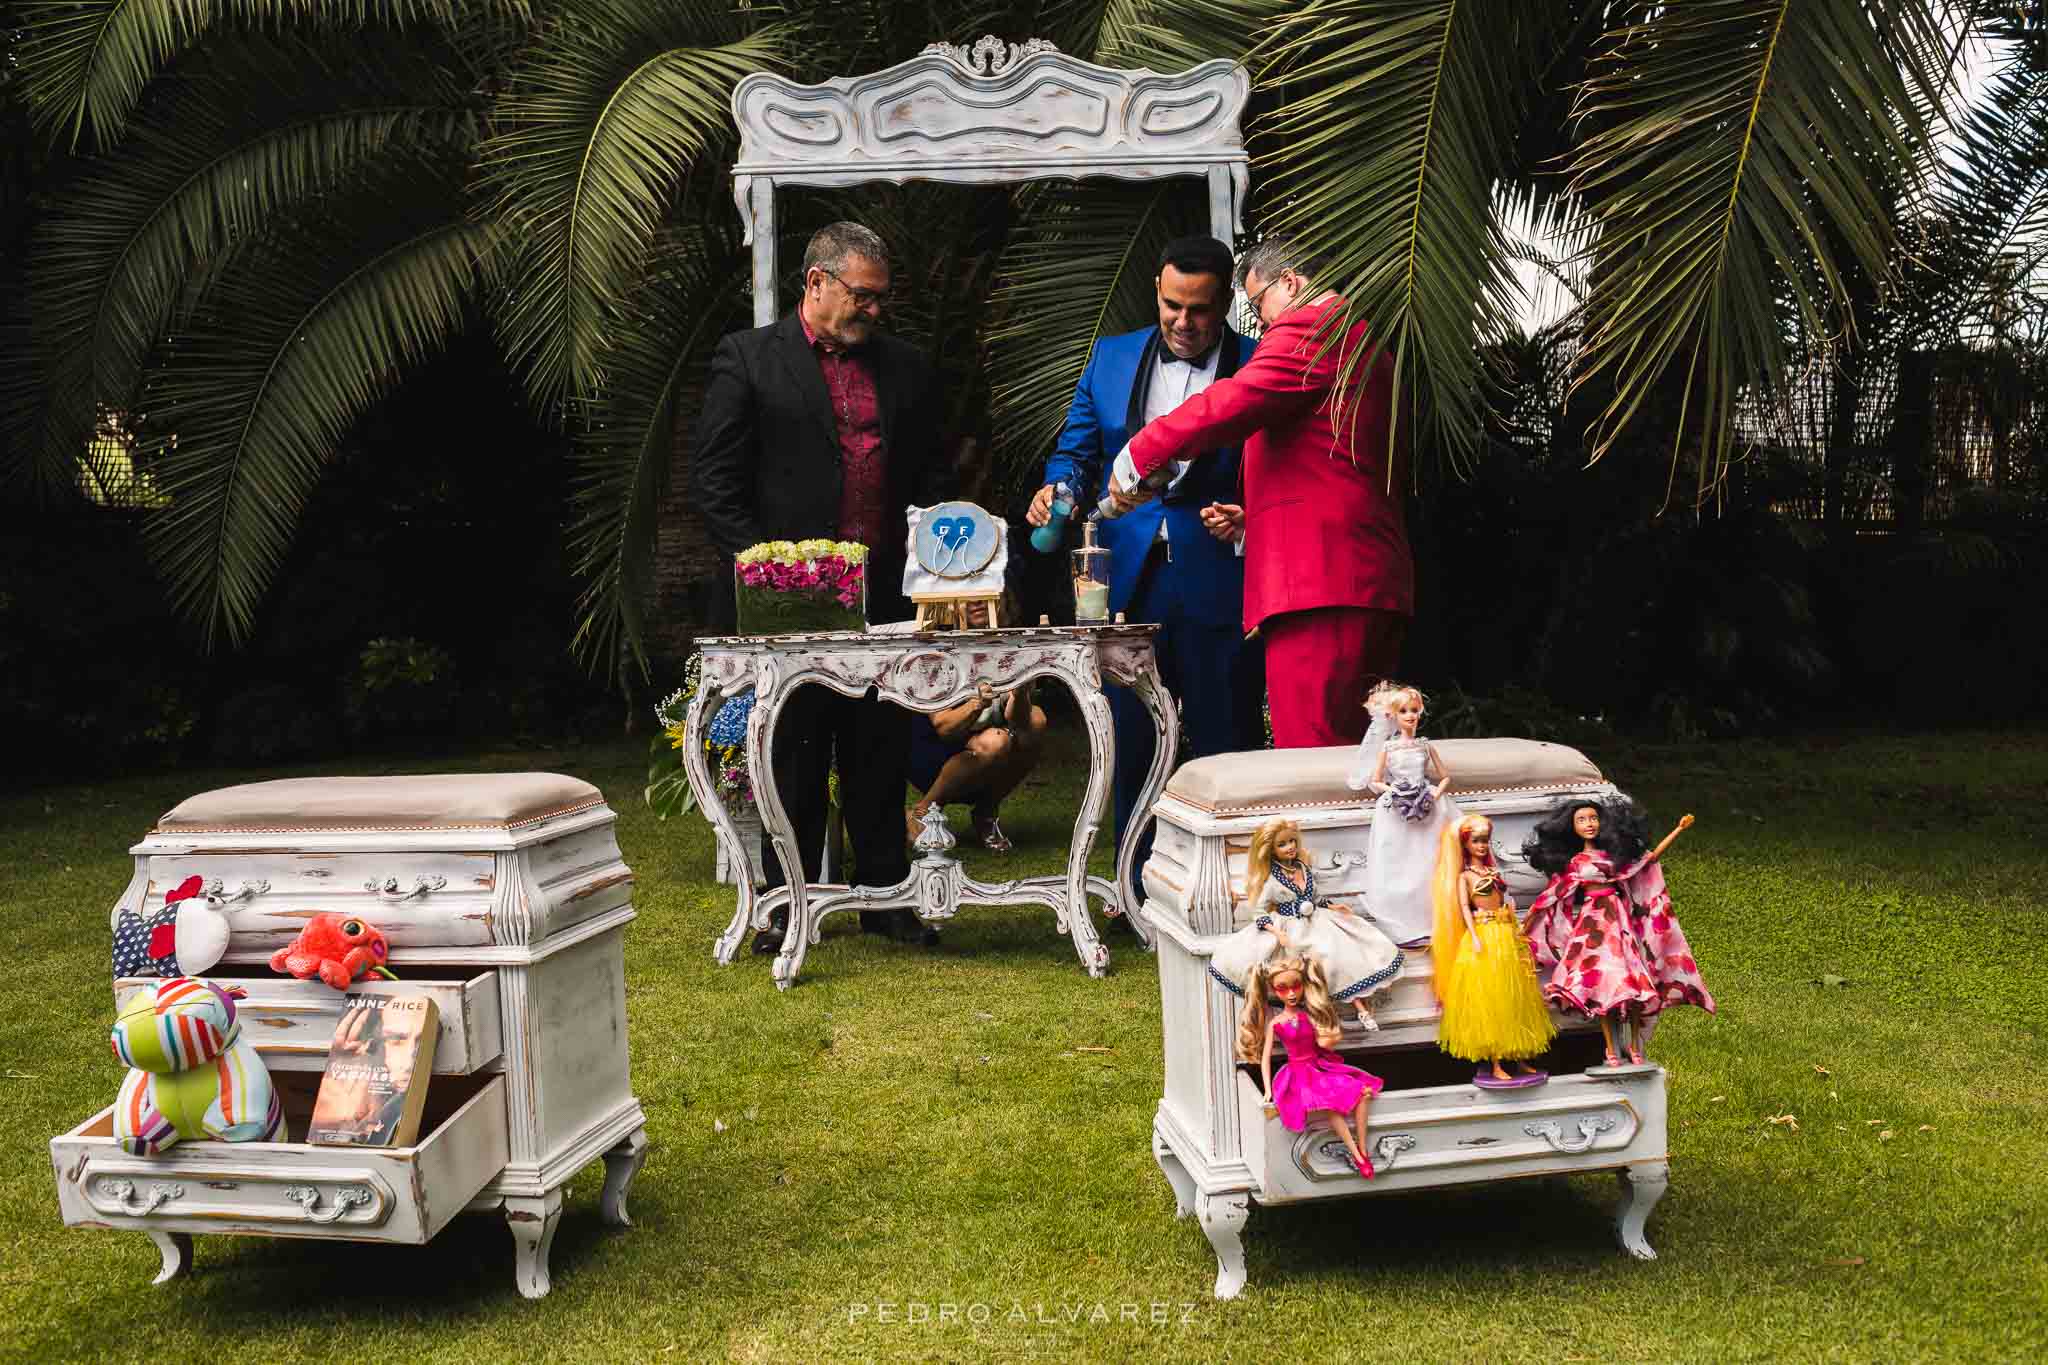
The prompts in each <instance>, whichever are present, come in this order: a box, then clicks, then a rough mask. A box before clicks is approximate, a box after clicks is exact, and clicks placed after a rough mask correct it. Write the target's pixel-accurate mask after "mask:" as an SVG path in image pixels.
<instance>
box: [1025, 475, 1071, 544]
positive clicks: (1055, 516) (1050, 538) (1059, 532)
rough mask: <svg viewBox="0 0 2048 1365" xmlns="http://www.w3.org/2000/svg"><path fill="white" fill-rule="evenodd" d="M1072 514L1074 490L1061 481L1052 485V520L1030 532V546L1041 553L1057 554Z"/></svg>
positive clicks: (1064, 538) (1065, 536)
mask: <svg viewBox="0 0 2048 1365" xmlns="http://www.w3.org/2000/svg"><path fill="white" fill-rule="evenodd" d="M1073 515H1074V490H1073V489H1071V488H1069V487H1067V486H1066V485H1065V484H1063V483H1056V484H1054V485H1053V486H1052V520H1051V521H1048V522H1047V523H1046V524H1045V525H1043V526H1041V527H1039V528H1038V529H1036V530H1035V531H1033V532H1032V533H1031V548H1032V549H1034V550H1036V551H1038V553H1040V554H1042V555H1049V554H1057V553H1058V552H1059V548H1060V545H1061V544H1062V543H1063V542H1064V541H1065V540H1066V538H1067V520H1068V518H1070V517H1072V516H1073Z"/></svg>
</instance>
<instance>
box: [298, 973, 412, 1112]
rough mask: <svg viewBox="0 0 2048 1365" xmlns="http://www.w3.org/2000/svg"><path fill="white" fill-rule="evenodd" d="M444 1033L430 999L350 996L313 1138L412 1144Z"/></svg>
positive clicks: (329, 1057) (330, 1060)
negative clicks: (437, 1042)
mask: <svg viewBox="0 0 2048 1365" xmlns="http://www.w3.org/2000/svg"><path fill="white" fill-rule="evenodd" d="M440 1031H441V1029H440V1018H439V1011H438V1010H436V1009H435V1007H434V1002H433V1001H432V1000H430V999H428V998H427V997H426V996H424V995H382V994H369V993H364V994H359V995H358V994H351V995H349V996H348V998H347V1002H346V1007H345V1008H344V1009H343V1010H342V1014H341V1022H340V1023H339V1024H337V1025H335V1029H334V1043H333V1046H331V1047H330V1048H329V1049H328V1051H327V1069H326V1071H325V1072H324V1073H322V1075H321V1077H320V1094H319V1096H318V1097H317V1098H316V1099H315V1100H314V1101H313V1121H312V1123H311V1125H310V1127H309V1128H308V1130H307V1135H306V1140H307V1141H308V1142H312V1143H318V1144H321V1145H323V1146H330V1147H410V1146H412V1145H413V1143H414V1142H416V1141H417V1140H418V1139H419V1131H420V1110H421V1109H422V1108H423V1107H424V1106H425V1104H426V1100H427V1082H428V1079H429V1078H430V1077H431V1076H432V1075H433V1071H434V1041H435V1039H436V1038H437V1037H439V1035H440Z"/></svg>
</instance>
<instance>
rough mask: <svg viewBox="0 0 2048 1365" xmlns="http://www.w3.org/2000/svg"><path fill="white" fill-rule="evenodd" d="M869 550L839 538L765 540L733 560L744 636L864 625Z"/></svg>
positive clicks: (739, 620) (737, 613) (735, 591)
mask: <svg viewBox="0 0 2048 1365" xmlns="http://www.w3.org/2000/svg"><path fill="white" fill-rule="evenodd" d="M866 555H867V552H866V550H865V549H863V548H862V547H861V546H858V545H853V544H849V543H845V542H839V541H823V540H818V541H810V540H806V541H797V542H790V541H767V542H765V543H763V544H760V545H756V546H754V547H753V548H751V549H748V550H743V551H741V552H740V554H739V556H738V557H737V558H736V559H735V560H734V561H733V602H734V606H735V608H736V615H737V618H738V623H739V633H740V634H742V635H809V634H816V633H819V632H824V631H834V630H856V631H858V630H866V629H867V607H868V584H867V564H866V562H865V561H866Z"/></svg>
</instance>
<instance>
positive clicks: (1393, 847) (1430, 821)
mask: <svg viewBox="0 0 2048 1365" xmlns="http://www.w3.org/2000/svg"><path fill="white" fill-rule="evenodd" d="M1365 705H1366V709H1367V710H1369V711H1372V712H1374V714H1375V716H1376V717H1380V716H1384V717H1385V718H1386V720H1385V722H1384V723H1382V722H1381V721H1380V720H1378V719H1375V720H1374V722H1373V724H1372V725H1371V727H1370V728H1368V730H1367V731H1366V737H1365V739H1364V740H1363V741H1362V742H1361V744H1360V746H1359V755H1358V761H1357V763H1356V764H1354V766H1353V768H1352V770H1351V774H1350V777H1349V779H1348V785H1349V786H1350V787H1351V788H1352V789H1353V790H1362V791H1364V792H1366V793H1367V794H1369V795H1371V796H1372V797H1374V798H1375V800H1374V803H1373V813H1372V833H1371V836H1370V838H1369V841H1368V843H1367V845H1366V860H1365V908H1366V910H1367V911H1369V912H1370V913H1371V915H1372V917H1373V919H1374V920H1376V921H1377V922H1378V923H1379V924H1380V925H1381V926H1382V927H1384V928H1385V929H1386V931H1387V932H1388V933H1389V934H1391V935H1392V936H1393V938H1394V941H1395V942H1397V943H1403V944H1413V943H1420V942H1422V941H1423V940H1424V939H1426V938H1428V937H1429V934H1430V878H1431V875H1432V874H1433V872H1434V871H1435V868H1436V850H1437V844H1438V842H1439V841H1440V840H1441V839H1442V837H1443V830H1444V827H1445V826H1446V825H1451V824H1455V823H1457V820H1458V817H1459V815H1460V814H1462V812H1461V811H1459V809H1458V803H1457V802H1455V801H1452V800H1449V799H1447V798H1446V797H1445V796H1444V793H1445V791H1447V790H1448V789H1449V788H1450V785H1451V776H1450V773H1449V772H1448V771H1447V770H1446V769H1445V768H1444V763H1443V759H1442V758H1441V757H1439V756H1438V754H1437V751H1436V746H1435V745H1434V744H1431V743H1430V742H1429V741H1428V740H1427V739H1424V738H1423V737H1422V734H1421V729H1422V713H1423V709H1424V701H1423V696H1422V693H1421V692H1420V691H1419V690H1418V689H1416V688H1413V687H1408V686H1406V685H1404V684H1402V683H1393V682H1388V683H1381V684H1380V685H1379V686H1378V687H1375V688H1374V689H1373V690H1372V694H1371V695H1370V696H1368V697H1367V698H1366V699H1365ZM1381 736H1385V738H1384V740H1382V739H1381ZM1374 745H1378V750H1377V752H1375V753H1371V754H1370V755H1368V752H1367V751H1368V749H1370V748H1371V747H1372V746H1374Z"/></svg>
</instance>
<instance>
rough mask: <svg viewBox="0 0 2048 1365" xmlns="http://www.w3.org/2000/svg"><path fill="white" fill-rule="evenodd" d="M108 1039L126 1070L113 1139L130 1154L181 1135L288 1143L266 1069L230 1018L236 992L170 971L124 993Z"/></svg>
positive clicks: (154, 1149) (152, 1151)
mask: <svg viewBox="0 0 2048 1365" xmlns="http://www.w3.org/2000/svg"><path fill="white" fill-rule="evenodd" d="M112 1038H113V1045H114V1055H115V1056H116V1057H118V1058H120V1059H121V1061H122V1062H124V1063H126V1064H127V1066H128V1067H129V1068H130V1069H129V1072H128V1076H127V1079H125V1080H123V1081H122V1082H121V1097H120V1099H118V1100H117V1101H115V1103H114V1138H115V1140H116V1141H117V1142H119V1143H120V1144H121V1146H122V1148H123V1149H125V1150H126V1151H128V1152H129V1153H131V1154H132V1155H135V1156H154V1155H156V1154H157V1153H158V1152H161V1151H163V1150H164V1149H165V1148H167V1147H169V1146H171V1145H172V1144H174V1143H176V1142H177V1141H178V1140H179V1139H180V1138H193V1139H198V1138H215V1139H218V1140H219V1141H222V1142H269V1141H271V1140H273V1139H275V1140H277V1141H288V1140H289V1139H288V1138H287V1136H286V1134H285V1130H284V1110H283V1108H282V1107H281V1106H280V1105H279V1104H278V1101H277V1091H276V1090H275V1089H273V1088H272V1087H271V1084H270V1072H269V1071H268V1070H266V1069H265V1068H264V1065H263V1058H262V1057H260V1056H258V1055H257V1052H256V1045H255V1044H254V1043H252V1042H250V1041H249V1040H248V1039H246V1038H244V1037H243V1036H242V1027H241V1025H240V1024H238V1023H236V1022H235V997H234V995H233V994H230V993H229V992H227V991H224V990H222V989H221V988H220V987H219V986H216V985H214V984H213V983H212V982H210V981H201V980H199V979H198V978H197V977H191V976H174V977H172V978H171V979H170V980H168V981H165V982H162V983H160V984H159V985H156V986H153V987H144V988H143V989H141V990H139V991H137V992H135V994H133V995H131V996H129V997H128V1000H127V1002H126V1003H125V1004H123V1005H122V1006H121V1012H120V1014H119V1015H117V1016H116V1017H115V1019H114V1031H113V1035H112Z"/></svg>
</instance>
